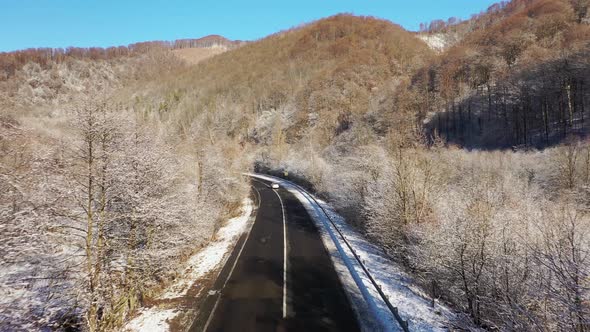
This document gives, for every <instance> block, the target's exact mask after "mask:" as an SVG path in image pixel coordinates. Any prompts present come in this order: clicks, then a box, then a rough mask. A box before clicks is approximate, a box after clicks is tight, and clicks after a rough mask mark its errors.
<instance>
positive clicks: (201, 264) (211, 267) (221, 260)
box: [124, 199, 254, 332]
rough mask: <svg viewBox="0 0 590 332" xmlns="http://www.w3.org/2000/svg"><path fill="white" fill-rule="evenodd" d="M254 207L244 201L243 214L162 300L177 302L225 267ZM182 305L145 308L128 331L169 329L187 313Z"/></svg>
mask: <svg viewBox="0 0 590 332" xmlns="http://www.w3.org/2000/svg"><path fill="white" fill-rule="evenodd" d="M253 208H254V207H253V204H252V201H251V200H250V199H246V200H244V202H243V205H242V214H241V215H240V216H238V217H236V218H232V219H230V220H228V221H227V223H226V224H225V226H223V227H222V228H220V229H219V231H218V232H217V234H216V236H215V240H214V241H213V242H212V243H210V244H209V245H208V246H207V247H205V248H204V249H203V250H201V251H199V252H198V253H197V254H195V255H194V256H192V257H191V258H190V259H189V260H188V261H187V263H186V268H185V270H184V273H183V275H182V276H181V277H180V278H179V279H178V280H177V281H176V282H175V283H174V284H173V285H171V286H170V287H168V288H167V289H166V291H165V292H164V294H163V295H162V296H161V298H160V300H168V301H163V302H164V303H175V302H174V300H175V299H183V298H185V297H186V296H187V292H188V291H189V290H190V289H191V288H192V287H194V286H195V283H198V282H199V279H200V278H202V277H203V276H205V275H206V274H208V273H209V272H212V271H215V270H217V269H218V268H221V267H223V265H224V264H225V261H226V260H227V257H228V256H229V253H231V249H232V248H233V246H234V244H235V242H236V241H237V239H238V238H239V236H240V235H241V234H242V233H243V232H244V231H246V229H247V225H248V221H249V219H250V215H251V214H252V210H253ZM180 307H182V306H178V305H175V307H174V308H166V307H165V306H164V305H160V306H153V307H151V308H143V309H141V310H140V312H139V315H138V316H137V317H135V318H134V319H132V320H131V321H129V322H128V323H127V325H126V326H125V327H124V330H125V331H129V332H135V331H137V332H140V331H141V332H164V331H169V324H168V322H170V321H171V320H172V319H174V318H175V317H177V316H178V315H180V314H182V313H183V311H181V309H179V308H180Z"/></svg>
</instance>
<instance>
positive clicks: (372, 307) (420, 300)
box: [254, 175, 457, 331]
mask: <svg viewBox="0 0 590 332" xmlns="http://www.w3.org/2000/svg"><path fill="white" fill-rule="evenodd" d="M254 176H255V177H258V178H261V179H265V180H270V181H275V182H279V183H280V184H281V186H282V187H283V188H285V189H287V190H289V191H290V192H291V193H293V194H294V195H295V196H296V197H297V198H298V199H299V200H300V201H301V202H302V203H303V205H304V206H305V208H306V210H307V211H308V213H309V214H310V215H311V216H312V217H313V218H314V220H315V221H316V225H317V226H318V228H319V230H320V232H321V235H322V240H323V241H324V244H325V246H326V248H327V249H328V251H330V254H331V257H332V260H333V262H334V266H335V268H336V271H337V272H338V273H339V276H340V278H341V281H342V283H343V284H344V285H345V287H346V288H347V292H348V294H349V297H350V299H351V301H352V302H353V303H354V305H355V308H356V310H357V315H358V317H359V318H360V320H361V323H362V325H363V330H366V331H401V327H400V325H399V323H397V321H396V320H395V318H394V317H393V315H392V314H391V311H390V310H389V309H388V307H387V305H386V304H385V301H384V300H383V299H382V298H381V296H380V295H379V293H378V292H377V290H376V289H375V287H374V286H373V284H372V283H371V281H370V279H369V278H368V276H367V275H366V273H365V272H364V270H363V269H362V267H361V266H360V264H359V263H358V261H357V260H356V259H355V258H354V256H353V254H352V252H351V251H350V249H349V248H348V247H347V246H346V244H345V243H344V242H343V240H342V238H341V237H340V235H339V234H338V232H337V231H336V230H335V229H334V226H333V225H332V224H331V222H330V220H329V219H328V218H327V217H326V215H325V214H324V212H323V211H322V209H320V207H319V206H318V205H317V204H316V203H315V202H314V201H313V199H312V198H311V196H309V194H307V193H305V192H302V191H300V190H299V189H298V188H297V187H296V186H294V185H293V184H291V183H290V182H289V181H285V180H282V179H278V178H275V177H270V176H264V175H254ZM314 198H315V197H314ZM316 200H317V201H318V202H319V204H321V205H322V207H323V208H324V210H325V211H327V212H328V214H330V218H331V219H332V220H333V221H334V222H335V224H336V226H337V227H338V229H339V230H340V232H341V233H342V234H343V235H344V237H345V238H346V239H347V240H348V242H349V243H350V244H351V246H352V248H353V250H354V251H355V252H356V254H357V255H358V256H359V257H360V258H361V260H362V261H363V264H364V265H365V266H366V267H367V268H368V269H369V272H370V273H371V275H372V276H373V278H374V279H375V281H376V282H377V284H378V285H379V286H380V287H381V290H382V291H383V293H385V295H386V296H387V298H388V299H389V301H390V302H391V304H392V305H393V306H395V307H397V309H398V310H399V315H400V316H401V318H402V319H403V320H407V321H408V322H409V330H410V331H447V330H449V328H448V327H450V326H452V322H453V321H456V319H457V316H456V314H455V313H454V312H453V311H452V310H450V309H449V308H448V307H446V306H444V305H441V304H440V303H436V304H435V307H434V308H433V307H432V306H431V302H430V299H429V298H428V297H427V296H426V294H424V292H423V291H422V290H420V289H419V288H418V287H415V286H414V285H413V284H414V282H413V281H412V278H411V277H410V276H408V275H407V274H406V273H405V272H403V270H402V268H401V267H400V266H399V265H398V264H397V263H395V262H393V261H392V260H390V259H389V258H388V257H386V256H385V255H384V254H383V252H382V251H381V250H380V249H379V248H378V247H376V246H375V245H373V244H371V243H369V241H368V240H366V239H365V238H364V237H363V236H362V234H359V233H358V232H356V231H355V230H354V229H352V228H351V227H350V226H349V225H348V224H347V223H346V222H345V220H344V219H343V218H342V217H341V216H339V215H338V214H337V213H335V212H334V211H333V210H332V209H331V208H330V206H329V205H328V204H327V203H326V202H323V201H321V200H319V199H317V198H316Z"/></svg>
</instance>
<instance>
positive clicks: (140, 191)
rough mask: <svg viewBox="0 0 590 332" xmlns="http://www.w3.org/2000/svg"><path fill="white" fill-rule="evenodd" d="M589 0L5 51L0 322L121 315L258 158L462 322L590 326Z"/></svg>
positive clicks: (242, 190)
mask: <svg viewBox="0 0 590 332" xmlns="http://www.w3.org/2000/svg"><path fill="white" fill-rule="evenodd" d="M588 6H589V2H588V1H587V0H512V1H510V2H501V3H498V4H496V5H493V6H491V7H490V8H489V9H488V10H487V11H484V12H482V13H479V14H476V15H473V16H472V17H471V18H470V19H468V20H458V19H449V20H446V21H442V20H440V21H434V22H432V23H428V24H426V23H425V24H423V28H422V29H421V31H418V32H410V31H406V30H405V29H403V28H402V27H401V26H399V25H396V24H394V23H391V22H389V21H386V20H382V19H378V18H374V17H363V16H354V15H349V14H340V15H336V16H332V17H328V18H325V19H321V20H318V21H314V22H310V23H307V24H304V25H302V26H299V27H295V28H292V29H289V30H285V31H280V32H277V33H275V34H273V35H270V36H268V37H266V38H263V39H261V40H258V41H254V42H247V43H245V42H229V43H230V44H231V45H234V46H231V47H229V50H228V51H226V52H223V53H221V54H218V55H215V56H213V57H211V58H208V59H207V60H204V61H201V62H199V63H198V64H188V63H186V62H184V61H182V60H181V59H179V58H178V57H175V56H174V54H173V53H171V52H170V51H171V50H172V49H175V48H183V47H195V46H197V47H201V46H211V45H212V43H218V42H220V43H221V42H222V40H221V39H219V40H218V39H215V38H219V37H214V38H213V39H211V40H206V41H204V44H199V43H197V42H193V41H190V40H188V41H177V42H170V43H168V42H154V43H140V44H135V45H130V46H129V47H121V48H110V49H67V50H51V49H36V50H28V51H17V52H12V53H5V54H1V55H0V73H2V74H1V75H2V76H0V87H1V90H0V91H1V93H2V94H1V95H0V104H1V105H2V107H3V110H2V113H1V114H0V128H2V131H0V151H2V153H1V154H0V190H2V191H3V192H5V193H7V194H4V195H2V196H0V219H1V220H2V226H1V227H2V232H1V233H0V237H1V238H0V243H1V244H0V253H1V255H0V256H2V258H1V259H2V260H1V263H2V266H3V272H2V273H3V274H2V275H0V287H2V289H15V291H13V292H11V293H9V294H7V296H5V297H4V299H1V300H0V301H4V302H0V303H2V304H3V305H2V306H1V308H2V310H1V311H0V324H5V325H0V329H4V328H6V329H41V328H44V327H49V328H51V329H56V330H60V329H61V330H67V329H69V328H80V329H84V330H89V331H108V330H116V329H117V328H118V327H120V326H121V324H123V322H124V321H125V320H126V319H128V318H129V317H130V316H132V315H133V313H134V311H135V310H136V309H137V308H138V307H139V306H141V305H142V304H143V303H147V302H149V301H150V300H151V299H153V298H154V296H155V295H157V294H158V292H159V291H161V289H162V287H163V285H166V284H167V283H170V282H171V281H172V280H173V279H174V278H175V276H176V275H177V273H178V270H177V269H178V267H179V266H180V264H181V262H182V261H183V259H186V257H187V256H188V255H190V254H191V253H192V252H194V251H195V250H198V248H199V247H200V246H204V245H206V243H207V242H208V240H210V238H211V237H212V236H213V234H214V231H215V229H216V228H217V227H219V223H220V221H221V220H223V219H224V218H225V217H227V216H231V215H232V214H233V213H235V211H236V209H237V206H238V204H239V202H240V201H241V200H242V199H243V198H244V197H245V196H247V195H248V184H247V182H246V180H245V179H244V178H243V177H242V176H241V172H244V171H250V170H258V171H268V172H272V173H275V174H277V173H282V172H283V171H288V174H289V177H290V179H292V180H296V181H299V182H300V183H305V184H306V185H307V186H308V188H309V189H310V190H313V191H314V192H315V193H316V194H317V195H319V196H320V197H322V198H324V199H325V200H326V201H328V202H330V204H331V205H332V206H333V207H334V208H335V209H336V210H337V211H338V212H339V213H340V214H342V215H343V216H344V217H345V218H346V220H347V222H348V223H350V224H351V225H353V226H354V227H355V228H356V229H358V230H359V231H361V232H362V233H363V234H364V235H365V236H366V237H367V238H369V239H370V240H371V242H373V243H375V244H376V245H378V246H379V247H380V248H381V249H382V250H384V251H385V252H386V253H387V254H388V255H389V256H390V257H392V258H393V259H394V260H395V261H397V262H399V263H400V264H401V265H403V266H404V268H405V269H406V270H407V271H408V273H409V274H411V275H412V277H413V278H415V280H416V281H417V283H418V284H419V285H420V286H421V289H423V290H424V292H425V293H426V294H428V296H429V297H430V298H432V299H433V303H434V300H437V301H443V302H445V303H447V304H449V305H450V306H451V307H453V308H454V309H456V310H457V311H459V312H462V313H463V315H459V316H458V318H457V319H463V320H469V321H470V322H472V323H473V324H474V325H475V326H477V327H478V328H480V329H483V330H493V331H498V330H500V331H575V332H583V331H589V330H590V214H589V208H590V201H589V200H588V197H589V196H588V194H589V188H590V143H589V142H588V138H587V135H588V130H589V129H590V126H589V125H588V122H590V121H589V120H590V113H589V112H590V105H589V99H590V79H589V78H590V63H589V61H590V60H589V59H590V57H589V55H590V14H589V13H588ZM433 38H436V39H437V40H440V41H443V42H444V45H443V47H442V48H434V47H430V46H429V44H428V41H429V40H432V39H433ZM220 174H224V175H225V176H219V175H220ZM145 183H150V184H153V185H152V186H149V187H147V186H145ZM195 243H196V244H197V247H195ZM170 244H174V245H170ZM22 276H33V277H30V278H27V279H23V278H21V277H22ZM23 298H30V299H31V298H32V299H35V301H33V302H30V301H29V302H26V303H25V302H19V301H21V300H19V299H23ZM7 317H20V319H11V320H8V319H6V318H7ZM6 324H7V325H6ZM458 325H459V324H458Z"/></svg>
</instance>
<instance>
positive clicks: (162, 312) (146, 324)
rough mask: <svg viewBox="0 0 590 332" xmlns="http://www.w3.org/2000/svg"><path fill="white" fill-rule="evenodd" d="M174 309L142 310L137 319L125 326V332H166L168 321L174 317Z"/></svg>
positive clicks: (175, 313)
mask: <svg viewBox="0 0 590 332" xmlns="http://www.w3.org/2000/svg"><path fill="white" fill-rule="evenodd" d="M177 314H178V312H177V311H176V310H175V309H161V308H157V307H153V308H148V309H143V310H141V311H140V314H139V316H138V317H137V318H135V319H133V320H131V321H130V322H129V324H127V326H126V330H127V331H143V332H156V331H168V327H169V326H168V321H170V320H171V319H173V318H174V317H176V315H177Z"/></svg>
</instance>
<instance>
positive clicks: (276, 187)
mask: <svg viewBox="0 0 590 332" xmlns="http://www.w3.org/2000/svg"><path fill="white" fill-rule="evenodd" d="M270 187H271V188H272V189H279V187H280V186H279V184H278V183H276V182H273V183H272V184H271V185H270Z"/></svg>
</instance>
